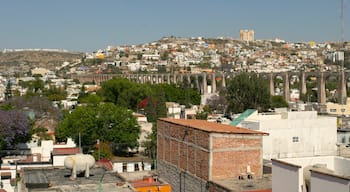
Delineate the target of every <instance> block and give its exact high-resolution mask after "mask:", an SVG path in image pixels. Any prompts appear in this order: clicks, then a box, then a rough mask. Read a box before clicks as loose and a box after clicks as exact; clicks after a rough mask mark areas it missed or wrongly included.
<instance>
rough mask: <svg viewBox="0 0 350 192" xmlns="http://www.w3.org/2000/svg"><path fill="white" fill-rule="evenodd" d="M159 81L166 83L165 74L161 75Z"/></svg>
mask: <svg viewBox="0 0 350 192" xmlns="http://www.w3.org/2000/svg"><path fill="white" fill-rule="evenodd" d="M159 83H164V74H162V75H161V76H160V81H159Z"/></svg>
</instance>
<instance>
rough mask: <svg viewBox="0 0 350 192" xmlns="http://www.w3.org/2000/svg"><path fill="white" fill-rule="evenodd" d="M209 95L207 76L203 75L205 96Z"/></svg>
mask: <svg viewBox="0 0 350 192" xmlns="http://www.w3.org/2000/svg"><path fill="white" fill-rule="evenodd" d="M207 93H208V84H207V74H206V73H203V95H204V94H207Z"/></svg>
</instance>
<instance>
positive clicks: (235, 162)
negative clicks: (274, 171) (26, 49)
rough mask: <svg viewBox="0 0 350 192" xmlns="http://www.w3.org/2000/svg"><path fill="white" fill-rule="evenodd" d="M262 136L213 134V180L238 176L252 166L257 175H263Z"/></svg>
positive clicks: (245, 172)
mask: <svg viewBox="0 0 350 192" xmlns="http://www.w3.org/2000/svg"><path fill="white" fill-rule="evenodd" d="M261 146H262V138H261V136H254V135H244V134H242V135H239V134H237V135H232V134H231V135H227V134H214V135H213V136H212V153H213V156H212V157H213V159H212V167H211V170H212V180H220V179H225V178H238V176H239V175H242V174H247V166H250V169H251V171H252V172H253V173H254V176H255V177H260V176H261V175H262V151H261Z"/></svg>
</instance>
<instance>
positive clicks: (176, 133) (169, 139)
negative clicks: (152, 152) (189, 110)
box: [157, 121, 209, 180]
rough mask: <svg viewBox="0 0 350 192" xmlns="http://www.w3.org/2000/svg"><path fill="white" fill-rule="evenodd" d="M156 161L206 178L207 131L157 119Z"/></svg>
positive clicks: (207, 175) (207, 159) (207, 165)
mask: <svg viewBox="0 0 350 192" xmlns="http://www.w3.org/2000/svg"><path fill="white" fill-rule="evenodd" d="M157 128H158V130H157V132H158V136H157V138H158V161H165V162H168V163H171V164H173V165H175V166H176V167H177V168H180V169H182V170H184V171H188V172H189V173H191V174H193V175H195V176H197V177H200V178H202V179H205V180H207V179H208V178H209V133H208V132H205V131H202V130H197V129H193V128H188V127H184V126H180V125H176V124H172V123H168V122H164V121H158V126H157Z"/></svg>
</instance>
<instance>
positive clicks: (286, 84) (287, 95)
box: [283, 72, 290, 102]
mask: <svg viewBox="0 0 350 192" xmlns="http://www.w3.org/2000/svg"><path fill="white" fill-rule="evenodd" d="M283 83H284V88H283V94H284V99H285V100H286V101H287V102H288V101H289V99H290V90H289V74H288V72H286V73H285V75H284V82H283Z"/></svg>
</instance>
